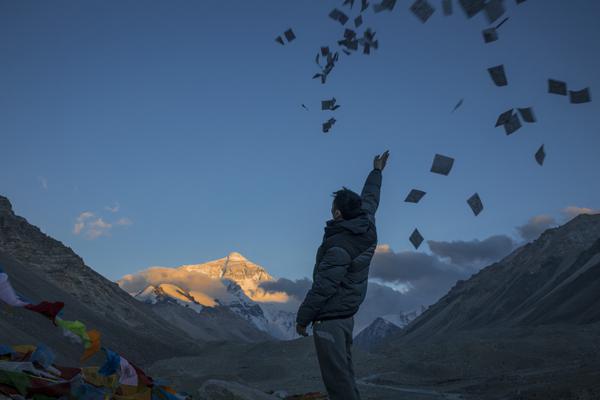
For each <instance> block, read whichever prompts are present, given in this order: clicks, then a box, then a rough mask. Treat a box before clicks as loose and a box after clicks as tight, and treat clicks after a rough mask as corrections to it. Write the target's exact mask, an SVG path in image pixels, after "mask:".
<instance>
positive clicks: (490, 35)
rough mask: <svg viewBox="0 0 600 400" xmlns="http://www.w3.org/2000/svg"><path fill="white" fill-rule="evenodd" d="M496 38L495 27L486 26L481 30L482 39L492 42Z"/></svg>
mask: <svg viewBox="0 0 600 400" xmlns="http://www.w3.org/2000/svg"><path fill="white" fill-rule="evenodd" d="M496 40H498V31H497V30H496V28H487V29H484V30H483V41H484V42H486V43H492V42H495V41H496Z"/></svg>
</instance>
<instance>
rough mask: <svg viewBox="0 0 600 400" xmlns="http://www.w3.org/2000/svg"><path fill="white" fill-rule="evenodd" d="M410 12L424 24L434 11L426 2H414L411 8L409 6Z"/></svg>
mask: <svg viewBox="0 0 600 400" xmlns="http://www.w3.org/2000/svg"><path fill="white" fill-rule="evenodd" d="M410 11H411V12H412V13H413V14H414V15H416V16H417V18H419V19H420V20H421V22H422V23H425V22H427V20H428V19H429V18H430V17H431V16H432V15H433V13H434V12H435V9H434V8H433V7H432V6H431V4H429V2H428V1H427V0H416V1H415V2H414V3H413V4H412V6H410Z"/></svg>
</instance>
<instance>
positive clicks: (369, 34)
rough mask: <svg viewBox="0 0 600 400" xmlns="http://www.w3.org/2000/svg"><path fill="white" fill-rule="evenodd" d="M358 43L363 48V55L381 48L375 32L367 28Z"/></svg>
mask: <svg viewBox="0 0 600 400" xmlns="http://www.w3.org/2000/svg"><path fill="white" fill-rule="evenodd" d="M358 43H359V44H360V45H361V46H363V53H364V54H370V53H371V48H374V49H377V48H379V41H378V40H375V32H373V31H372V30H371V28H367V29H366V30H365V32H364V33H363V37H362V38H360V39H359V40H358Z"/></svg>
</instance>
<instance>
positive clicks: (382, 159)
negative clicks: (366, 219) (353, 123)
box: [361, 150, 390, 216]
mask: <svg viewBox="0 0 600 400" xmlns="http://www.w3.org/2000/svg"><path fill="white" fill-rule="evenodd" d="M389 156H390V152H389V150H386V151H385V152H384V153H383V154H381V155H377V156H375V159H374V160H373V171H371V173H370V174H369V176H368V177H367V180H366V182H365V186H363V190H362V193H361V197H362V203H363V204H362V208H363V210H365V211H367V212H368V213H369V215H371V216H375V212H376V211H377V207H378V206H379V192H380V191H381V171H383V169H384V168H385V165H386V164H387V160H388V157H389Z"/></svg>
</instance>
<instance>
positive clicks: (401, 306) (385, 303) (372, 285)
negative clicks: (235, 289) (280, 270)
mask: <svg viewBox="0 0 600 400" xmlns="http://www.w3.org/2000/svg"><path fill="white" fill-rule="evenodd" d="M311 286H312V281H311V280H310V279H308V278H302V279H298V280H290V279H286V278H280V279H278V280H276V281H272V282H262V283H261V285H260V287H261V288H262V289H264V290H265V291H267V292H269V293H274V294H275V293H285V294H286V295H287V296H288V297H289V303H290V307H288V308H289V310H290V311H292V312H295V311H297V309H298V306H299V305H300V303H301V302H302V301H303V300H304V297H305V296H306V293H307V292H308V290H309V289H310V287H311ZM390 286H392V285H390V284H384V283H383V282H374V281H370V282H369V285H368V288H367V295H366V297H365V301H364V302H363V304H362V305H361V307H360V310H359V312H358V313H357V314H356V316H355V329H354V330H355V332H358V331H360V330H361V329H363V328H364V327H366V326H367V325H369V324H370V323H371V322H373V320H374V319H375V318H377V317H379V316H382V315H388V314H400V313H403V312H409V311H412V310H417V309H420V307H421V304H422V303H421V301H422V299H421V298H420V297H418V296H417V297H415V296H413V295H412V294H410V295H408V294H407V293H408V292H403V291H401V290H396V289H395V288H393V287H390ZM428 304H429V303H428Z"/></svg>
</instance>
